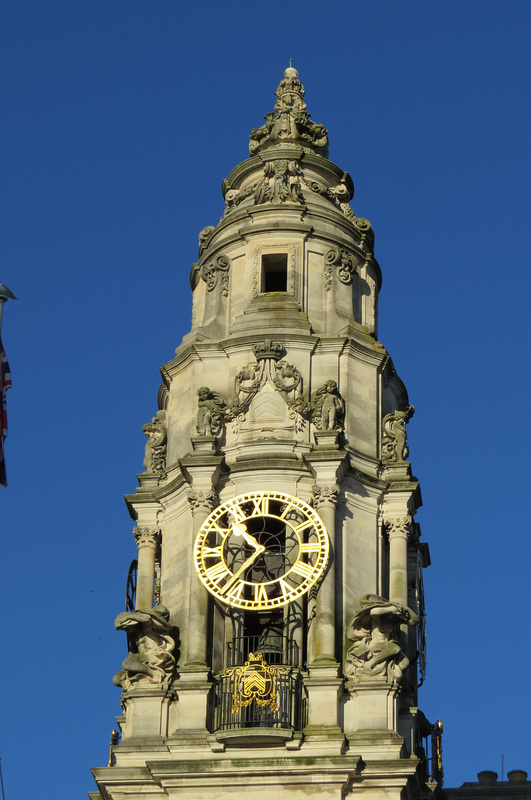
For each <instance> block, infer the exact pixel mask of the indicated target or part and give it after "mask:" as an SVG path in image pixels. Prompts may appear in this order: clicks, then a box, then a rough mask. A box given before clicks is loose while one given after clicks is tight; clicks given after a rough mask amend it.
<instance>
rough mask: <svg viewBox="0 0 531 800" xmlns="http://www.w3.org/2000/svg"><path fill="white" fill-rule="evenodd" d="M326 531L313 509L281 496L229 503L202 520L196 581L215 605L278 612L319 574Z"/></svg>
mask: <svg viewBox="0 0 531 800" xmlns="http://www.w3.org/2000/svg"><path fill="white" fill-rule="evenodd" d="M328 553H329V540H328V534H327V532H326V528H325V526H324V524H323V522H322V520H321V518H320V517H319V515H318V514H317V513H316V511H314V509H313V508H311V506H309V505H308V504H307V503H305V502H304V501H302V500H299V499H298V498H296V497H292V496H291V495H288V494H284V493H282V492H249V493H247V494H243V495H239V496H238V497H235V498H233V499H231V500H227V501H226V502H225V503H222V504H221V505H220V506H218V507H217V508H216V509H215V510H214V511H213V512H212V513H211V514H210V516H209V517H208V518H207V519H206V520H205V522H204V523H203V525H202V526H201V528H200V529H199V533H198V535H197V538H196V541H195V545H194V561H195V567H196V570H197V573H198V575H199V578H200V580H201V581H202V583H203V584H204V586H205V587H206V588H207V589H208V591H209V592H210V593H211V594H213V595H214V597H216V598H217V599H218V600H221V601H222V602H223V603H225V604H227V605H229V606H232V607H234V608H242V609H257V610H258V609H260V610H265V609H272V608H280V607H281V606H284V605H286V604H288V603H291V602H292V601H293V600H296V599H297V598H298V597H301V596H302V595H304V594H305V593H306V592H308V591H309V590H310V589H311V587H312V586H314V585H315V584H316V583H317V581H318V580H319V578H320V577H321V576H322V575H323V572H324V569H325V567H326V564H327V561H328Z"/></svg>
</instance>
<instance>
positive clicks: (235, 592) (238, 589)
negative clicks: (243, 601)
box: [221, 581, 245, 600]
mask: <svg viewBox="0 0 531 800" xmlns="http://www.w3.org/2000/svg"><path fill="white" fill-rule="evenodd" d="M244 586H245V584H244V582H243V581H238V583H235V584H234V586H232V588H231V590H230V592H227V599H228V598H229V597H230V598H231V600H239V599H240V598H241V596H242V592H243V587H244ZM221 591H222V592H223V589H222V590H221ZM223 594H225V593H224V592H223Z"/></svg>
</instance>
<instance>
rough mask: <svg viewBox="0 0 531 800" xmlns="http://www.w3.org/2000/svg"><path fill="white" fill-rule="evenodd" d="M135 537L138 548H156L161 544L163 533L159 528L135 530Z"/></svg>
mask: <svg viewBox="0 0 531 800" xmlns="http://www.w3.org/2000/svg"><path fill="white" fill-rule="evenodd" d="M133 536H134V537H135V539H136V543H137V546H138V547H151V548H153V549H155V547H156V546H157V545H158V544H159V542H160V538H161V533H160V531H159V529H158V528H147V527H142V528H133Z"/></svg>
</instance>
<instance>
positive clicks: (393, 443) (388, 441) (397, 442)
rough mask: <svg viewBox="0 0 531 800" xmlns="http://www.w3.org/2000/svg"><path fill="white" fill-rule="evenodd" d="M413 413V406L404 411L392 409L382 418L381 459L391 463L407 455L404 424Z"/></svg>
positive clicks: (403, 459) (401, 459)
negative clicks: (390, 412)
mask: <svg viewBox="0 0 531 800" xmlns="http://www.w3.org/2000/svg"><path fill="white" fill-rule="evenodd" d="M414 413H415V408H414V406H407V408H406V409H405V410H404V411H393V412H392V414H387V415H386V416H385V417H384V418H383V420H382V461H383V462H384V463H386V464H392V463H394V462H397V461H405V460H406V458H407V457H408V455H409V448H408V446H407V431H406V425H407V423H408V422H409V420H410V419H411V417H412V416H413V414H414Z"/></svg>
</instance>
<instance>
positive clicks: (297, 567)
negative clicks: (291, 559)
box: [290, 561, 313, 578]
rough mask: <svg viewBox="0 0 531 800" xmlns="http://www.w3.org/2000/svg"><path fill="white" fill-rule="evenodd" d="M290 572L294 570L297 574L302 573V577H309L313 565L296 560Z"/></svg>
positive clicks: (311, 573)
mask: <svg viewBox="0 0 531 800" xmlns="http://www.w3.org/2000/svg"><path fill="white" fill-rule="evenodd" d="M290 572H296V573H297V575H302V577H303V578H311V577H312V575H313V567H312V566H311V564H306V562H304V561H297V563H296V564H294V565H293V566H292V568H291V570H290Z"/></svg>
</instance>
